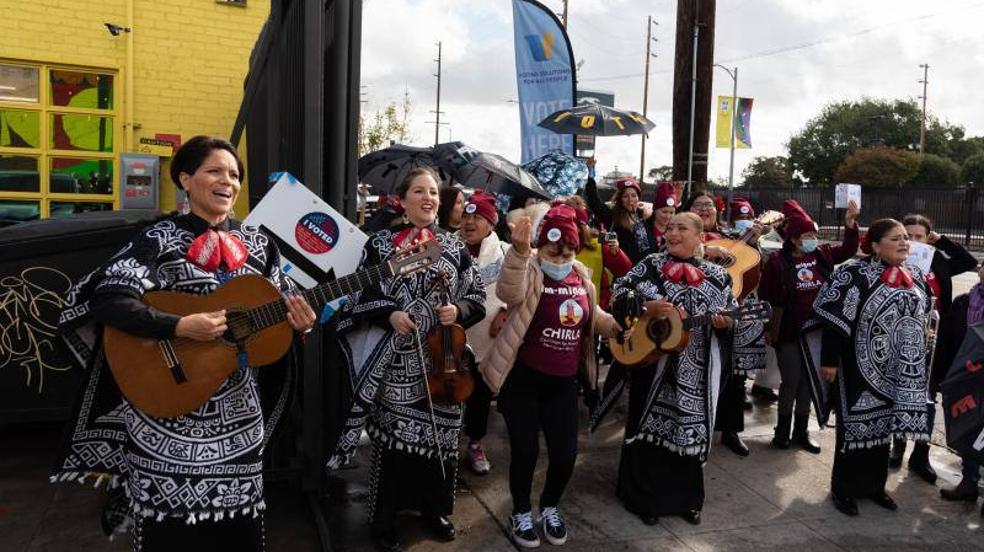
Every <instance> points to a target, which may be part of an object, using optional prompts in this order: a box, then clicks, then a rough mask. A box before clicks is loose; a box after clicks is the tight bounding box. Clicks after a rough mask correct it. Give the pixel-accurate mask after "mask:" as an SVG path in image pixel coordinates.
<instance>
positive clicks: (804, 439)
mask: <svg viewBox="0 0 984 552" xmlns="http://www.w3.org/2000/svg"><path fill="white" fill-rule="evenodd" d="M809 425H810V415H809V414H797V415H796V423H795V425H794V426H793V442H794V443H796V444H797V445H799V447H800V448H801V449H803V450H805V451H806V452H809V453H811V454H820V445H819V444H817V442H816V441H814V440H812V439H810V432H809V431H808V430H807V427H809Z"/></svg>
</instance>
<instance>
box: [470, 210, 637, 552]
mask: <svg viewBox="0 0 984 552" xmlns="http://www.w3.org/2000/svg"><path fill="white" fill-rule="evenodd" d="M576 216H577V215H576V213H575V211H574V209H573V208H572V207H570V206H568V205H557V206H555V207H552V208H551V209H550V210H549V211H548V212H547V214H546V215H545V216H544V218H543V221H542V222H541V223H540V232H539V235H538V236H537V238H536V240H535V243H536V245H537V247H538V248H537V250H535V251H533V250H531V248H530V243H531V242H532V241H533V240H532V239H531V237H532V223H531V221H530V219H529V218H528V217H523V218H521V219H519V220H518V221H517V222H516V224H515V225H514V227H513V231H512V236H513V246H512V248H510V249H509V251H508V252H507V253H506V256H505V261H504V263H503V266H502V271H501V272H500V273H499V282H498V284H497V285H496V293H497V294H498V296H499V299H501V300H502V301H503V302H505V304H506V306H507V307H508V311H509V315H508V318H507V319H506V322H505V325H504V326H503V328H502V330H501V331H500V332H499V337H498V339H496V340H495V342H494V343H493V344H492V347H491V348H490V349H489V351H488V353H487V354H486V356H485V359H484V361H483V362H482V365H481V369H482V375H483V376H484V378H485V382H486V383H488V385H489V387H490V388H491V389H492V391H493V392H498V393H499V410H500V411H501V412H502V415H503V416H504V417H505V420H506V427H507V429H508V432H509V444H510V463H509V491H510V494H511V495H512V500H513V511H512V518H511V522H512V523H511V531H512V539H513V541H514V542H515V543H516V544H517V545H519V546H522V547H524V548H535V547H537V546H539V545H540V537H539V535H538V534H537V531H536V529H535V526H534V521H533V512H532V504H531V502H530V488H531V487H532V485H533V471H534V469H535V468H536V461H537V457H538V456H539V433H540V430H541V429H542V430H543V434H544V437H545V438H546V442H547V450H548V453H549V458H550V463H549V465H548V467H547V478H546V483H545V484H544V488H543V492H542V493H541V494H540V522H539V525H540V526H541V528H542V531H543V536H544V538H546V539H547V541H549V542H550V543H551V544H555V545H560V544H564V542H566V541H567V527H566V526H565V524H564V520H563V518H562V517H561V514H560V511H559V510H558V506H559V504H560V498H561V496H562V495H563V493H564V488H565V487H566V486H567V482H568V481H569V480H570V478H571V474H572V473H573V471H574V462H575V460H576V458H577V419H578V413H577V373H578V369H579V367H581V366H582V365H583V366H585V367H586V368H587V371H588V377H587V379H588V381H590V382H594V381H596V379H595V377H594V374H595V373H596V372H597V370H598V365H597V361H596V359H595V348H594V335H595V333H596V332H597V333H600V334H601V335H602V336H605V337H609V336H613V335H615V334H618V333H619V332H621V328H620V327H619V325H618V324H617V323H616V322H615V320H614V319H613V318H612V316H611V315H609V314H608V313H606V312H604V311H603V310H601V308H600V307H598V306H597V299H596V297H595V293H596V292H595V287H594V284H592V283H591V276H590V275H589V274H588V271H587V269H586V268H585V267H584V265H582V264H581V263H580V262H578V261H576V260H575V259H574V256H575V254H576V253H577V251H578V249H580V247H581V239H580V237H579V233H578V227H577V220H576Z"/></svg>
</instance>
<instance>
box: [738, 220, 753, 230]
mask: <svg viewBox="0 0 984 552" xmlns="http://www.w3.org/2000/svg"><path fill="white" fill-rule="evenodd" d="M753 226H755V221H754V220H736V221H735V231H737V232H744V231H745V230H748V229H749V228H751V227H753Z"/></svg>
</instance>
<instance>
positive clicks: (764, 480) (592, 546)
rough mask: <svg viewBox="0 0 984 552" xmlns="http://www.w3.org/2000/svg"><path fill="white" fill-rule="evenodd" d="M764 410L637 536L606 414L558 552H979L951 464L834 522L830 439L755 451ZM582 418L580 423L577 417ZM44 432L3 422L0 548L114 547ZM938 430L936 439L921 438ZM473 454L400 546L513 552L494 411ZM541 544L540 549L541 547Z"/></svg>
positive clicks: (770, 415) (355, 499)
mask: <svg viewBox="0 0 984 552" xmlns="http://www.w3.org/2000/svg"><path fill="white" fill-rule="evenodd" d="M774 416H775V406H774V405H762V404H756V408H755V410H754V411H753V412H751V413H749V414H748V415H747V416H746V430H745V433H744V436H745V438H746V441H747V442H748V443H749V446H750V447H751V449H752V454H751V456H749V457H748V458H739V457H737V456H735V455H734V454H732V453H731V452H730V451H728V450H726V449H724V448H722V447H720V446H717V447H715V448H714V449H713V450H712V452H711V455H710V458H709V460H708V463H707V466H706V469H705V483H706V493H707V499H706V504H705V506H704V514H703V523H702V524H701V525H699V526H692V525H689V524H687V523H686V522H684V521H683V520H681V519H679V518H661V519H660V521H659V524H658V525H656V526H652V527H648V526H646V525H643V524H642V522H640V521H639V520H638V519H637V518H636V517H635V516H633V515H631V514H629V513H628V512H626V511H625V510H624V509H623V508H622V506H621V504H620V503H619V502H618V500H617V499H616V498H615V495H614V489H615V481H616V473H617V466H618V458H619V449H620V446H621V438H622V424H623V422H624V410H623V409H621V408H616V410H615V411H614V412H613V413H612V415H610V416H609V418H608V419H607V420H606V423H605V424H604V425H603V426H602V427H600V428H599V430H598V431H597V432H596V433H594V434H591V435H587V434H585V433H582V435H581V438H580V445H579V446H580V454H579V457H578V463H577V468H576V469H575V472H574V477H573V480H572V482H571V485H570V486H569V488H568V490H567V492H566V494H565V496H564V499H563V501H562V503H561V511H562V513H563V514H564V516H565V518H566V519H567V521H568V524H569V529H570V540H569V541H568V544H567V545H566V546H565V547H564V548H565V549H567V550H592V551H600V550H763V549H778V548H788V547H796V549H797V550H841V549H850V550H887V549H891V550H893V552H894V551H896V550H903V549H913V550H914V549H920V550H926V549H936V548H939V547H943V546H946V547H949V548H954V549H959V550H970V549H984V533H982V532H981V530H980V526H981V522H982V519H981V517H980V515H979V513H978V508H979V507H978V506H975V505H970V504H966V503H948V502H944V501H942V500H941V499H940V498H939V490H938V487H939V486H943V485H950V484H952V483H954V482H955V481H957V480H958V479H959V467H960V466H959V459H957V458H956V457H954V456H953V455H952V454H950V453H949V452H947V451H946V450H945V449H943V448H941V447H939V446H934V447H932V460H933V464H934V465H935V466H936V468H937V471H938V472H939V473H940V476H941V477H940V481H939V483H937V486H931V485H928V484H926V483H925V482H923V481H921V480H919V479H918V478H915V477H913V476H911V475H910V474H909V473H908V470H907V469H906V468H905V467H903V468H902V469H901V470H899V471H897V472H892V473H890V477H889V483H888V490H889V492H890V493H891V494H892V495H893V496H894V497H895V498H896V500H897V501H898V502H899V506H900V507H899V511H898V512H888V511H886V510H883V509H881V508H879V507H878V506H876V505H874V504H872V503H870V502H868V501H861V503H860V509H861V515H860V516H859V517H857V518H848V517H846V516H844V515H843V514H841V513H839V512H837V511H836V510H835V509H834V507H833V506H832V504H831V502H830V499H829V480H830V469H831V463H832V460H833V452H832V449H833V431H832V430H830V429H827V430H824V431H822V432H820V434H819V440H820V441H821V443H822V445H823V447H824V450H823V453H822V454H820V455H819V456H814V455H811V454H807V453H805V452H802V451H794V450H789V451H777V450H773V449H771V448H770V447H769V445H768V442H769V439H770V438H771V435H772V425H773V423H774ZM582 422H583V420H582ZM57 436H58V428H56V427H50V426H41V427H34V428H31V429H30V430H29V431H28V430H25V429H23V428H20V429H19V428H17V427H7V428H6V429H5V430H4V431H3V433H0V442H2V443H3V450H4V453H3V455H2V457H0V551H3V552H7V551H19V550H27V551H32V552H33V551H42V550H43V551H75V550H79V551H94V550H120V551H122V550H128V546H127V543H126V541H125V539H122V540H117V541H115V542H112V543H110V542H108V541H106V540H105V538H104V537H103V536H102V534H101V532H100V529H99V511H100V510H99V509H100V500H101V495H102V493H101V492H100V491H95V492H94V491H93V490H92V488H91V487H90V488H86V487H82V486H78V485H73V484H60V485H50V484H48V482H47V472H48V468H49V466H50V461H51V458H52V456H53V448H54V443H55V442H56V441H57ZM941 438H942V434H941V433H940V432H939V430H937V434H936V435H935V439H936V440H937V441H938V442H939V440H940V439H941ZM486 446H487V449H488V451H489V456H490V459H491V461H492V464H493V470H492V473H491V474H489V475H488V476H484V477H479V476H475V475H473V474H471V473H469V472H468V471H467V470H465V469H464V468H463V469H462V471H461V478H462V484H461V485H460V490H459V492H458V494H457V499H456V503H455V513H454V516H453V520H454V522H455V525H456V526H457V528H458V534H459V536H458V539H457V540H456V541H454V542H452V543H449V544H441V543H437V542H435V541H432V540H430V539H429V537H428V535H427V533H426V532H425V531H424V530H423V529H422V528H421V526H420V525H421V524H420V523H419V519H418V518H416V517H415V516H413V515H405V516H402V517H401V519H400V524H401V528H402V534H403V535H404V543H405V544H406V545H407V548H408V549H409V550H416V551H422V550H443V551H446V552H452V551H457V550H513V549H514V547H513V545H512V544H511V543H510V542H509V540H508V538H507V536H506V528H507V526H508V516H509V513H510V510H511V501H510V498H509V489H508V478H507V472H508V443H507V441H506V438H505V427H504V424H503V422H502V418H501V416H498V415H497V414H496V413H494V414H493V416H492V418H491V421H490V431H489V436H488V437H487V438H486ZM359 462H360V465H359V467H357V468H355V469H351V470H343V471H341V472H338V477H337V478H335V479H334V488H335V492H334V493H333V496H332V498H331V499H330V500H328V501H326V503H325V506H326V509H327V510H329V511H330V513H331V516H332V519H331V526H332V530H333V540H334V543H335V545H336V549H347V550H372V545H371V541H370V539H369V532H368V527H367V524H366V514H365V505H366V504H365V503H366V497H367V489H366V481H367V472H368V462H367V458H366V457H365V455H364V454H362V455H360V457H359ZM545 468H546V449H545V448H542V457H541V462H540V467H539V469H538V470H537V475H536V483H535V485H534V494H533V496H534V503H535V498H536V497H537V496H538V491H539V489H540V488H541V485H542V480H543V476H544V472H545ZM267 502H268V504H269V510H268V513H267V524H266V525H267V543H268V550H271V551H280V550H290V551H307V550H312V551H313V550H317V549H318V544H317V542H318V541H317V535H316V533H315V530H314V529H313V525H312V524H311V523H310V522H309V516H308V514H307V511H306V509H305V506H304V503H303V501H302V500H301V499H300V498H299V495H298V494H297V493H295V492H293V491H292V490H291V489H289V488H286V487H285V486H283V485H276V484H275V485H271V486H270V488H269V489H268V497H267ZM543 548H546V549H550V548H551V546H550V545H549V544H546V543H544V545H543Z"/></svg>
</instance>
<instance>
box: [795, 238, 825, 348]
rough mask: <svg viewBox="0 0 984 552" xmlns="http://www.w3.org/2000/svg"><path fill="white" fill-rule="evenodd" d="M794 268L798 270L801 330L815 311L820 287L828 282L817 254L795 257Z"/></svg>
mask: <svg viewBox="0 0 984 552" xmlns="http://www.w3.org/2000/svg"><path fill="white" fill-rule="evenodd" d="M793 262H794V263H795V264H794V265H793V269H794V270H795V272H796V278H795V285H796V330H797V331H799V328H800V326H802V325H803V322H805V321H806V319H807V318H809V317H810V313H811V312H812V311H813V300H814V299H816V298H817V294H818V293H820V288H821V287H823V284H824V283H826V282H827V279H826V278H824V277H823V273H822V272H820V270H819V269H818V268H817V256H816V255H815V254H813V253H807V254H805V255H803V256H802V257H800V258H798V259H797V258H794V259H793Z"/></svg>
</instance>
